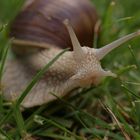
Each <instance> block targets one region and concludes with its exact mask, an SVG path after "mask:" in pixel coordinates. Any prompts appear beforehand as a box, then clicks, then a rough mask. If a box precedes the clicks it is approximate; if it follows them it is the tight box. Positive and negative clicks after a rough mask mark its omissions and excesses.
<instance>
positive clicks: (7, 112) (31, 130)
mask: <svg viewBox="0 0 140 140" xmlns="http://www.w3.org/2000/svg"><path fill="white" fill-rule="evenodd" d="M93 2H94V4H95V6H96V9H97V11H98V13H99V15H100V17H101V32H100V34H99V36H97V37H96V40H95V42H96V43H94V44H95V45H96V46H97V47H99V46H103V45H105V44H108V43H109V42H111V41H113V40H115V39H117V38H119V37H121V36H123V35H125V34H128V33H131V32H133V31H135V30H138V29H139V28H140V27H139V25H140V19H139V17H140V11H139V6H138V4H139V2H138V0H133V1H128V0H123V1H121V0H118V1H110V0H106V1H105V0H101V1H99V0H94V1H93ZM136 3H137V4H136ZM22 4H23V1H21V0H13V1H12V0H11V1H7V0H1V1H0V9H1V12H0V80H1V78H2V74H3V71H4V64H5V59H6V56H7V52H8V48H9V46H10V40H9V39H8V37H7V34H8V32H9V25H10V22H11V21H12V20H13V18H14V17H15V16H16V15H17V13H18V11H19V10H20V8H21V6H22ZM130 9H131V10H130ZM139 43H140V39H139V38H137V39H134V40H133V41H131V42H129V44H124V45H123V46H124V47H121V48H119V49H117V50H114V51H113V52H112V53H110V54H109V55H108V56H107V57H106V58H105V59H104V60H103V61H102V65H103V66H105V67H107V68H108V69H112V71H114V72H115V73H117V74H118V78H116V79H112V78H106V79H105V80H104V81H102V83H101V84H100V85H99V86H98V87H96V88H95V87H92V88H87V89H82V90H79V91H77V93H76V94H74V95H72V96H70V97H69V98H68V99H60V98H58V97H57V98H58V100H57V101H54V102H51V103H49V104H46V105H42V106H40V107H35V108H31V109H27V110H26V111H24V112H21V111H20V103H21V102H22V100H23V99H24V97H25V96H26V95H27V94H28V92H29V91H30V90H31V89H32V87H33V86H34V84H35V83H36V82H37V81H38V80H39V78H40V77H41V76H42V75H43V74H44V73H45V72H46V71H47V69H48V68H49V66H51V65H52V64H53V62H55V60H56V59H58V58H59V56H60V55H62V53H64V52H65V50H64V51H63V52H61V54H58V55H57V56H56V57H55V58H54V59H53V60H52V61H50V63H49V64H47V65H46V67H45V68H43V69H42V70H41V71H40V72H39V73H38V74H37V75H36V76H35V77H34V78H33V80H32V81H31V83H30V84H29V85H28V86H27V88H26V89H25V91H24V92H23V94H22V96H21V97H20V98H19V100H17V102H14V103H7V102H5V101H4V100H3V97H2V93H1V91H0V140H20V139H23V140H46V139H54V140H55V139H57V140H132V139H135V140H140V109H139V108H140V94H139V93H140V88H139V86H140V63H139V62H140V57H139V53H140V51H139V50H140V49H139ZM8 55H10V53H9V54H8ZM1 86H2V85H1Z"/></svg>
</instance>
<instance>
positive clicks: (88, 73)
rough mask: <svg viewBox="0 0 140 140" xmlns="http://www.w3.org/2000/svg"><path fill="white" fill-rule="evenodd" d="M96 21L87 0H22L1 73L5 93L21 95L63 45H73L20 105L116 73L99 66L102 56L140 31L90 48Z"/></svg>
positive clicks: (40, 101)
mask: <svg viewBox="0 0 140 140" xmlns="http://www.w3.org/2000/svg"><path fill="white" fill-rule="evenodd" d="M97 21H98V16H97V13H96V10H95V8H94V7H93V5H92V4H91V2H90V1H88V0H71V1H68V0H53V1H51V0H37V1H36V0H32V1H31V2H29V3H28V4H26V5H25V6H24V8H23V9H22V11H21V13H20V14H19V15H18V16H17V18H16V19H15V21H14V22H13V24H12V27H11V34H10V35H11V36H14V38H15V39H14V40H13V42H12V50H13V52H14V53H15V58H14V59H12V60H7V62H6V67H5V72H4V76H3V79H2V83H3V85H4V86H3V93H4V97H5V99H6V100H16V99H17V98H18V97H20V95H21V93H22V91H23V90H24V89H25V87H26V86H27V85H28V83H29V82H30V81H31V79H32V77H33V76H34V75H35V74H36V73H37V72H38V71H39V70H40V69H42V68H43V67H44V66H45V65H46V64H47V63H48V62H49V61H50V60H52V59H53V58H54V56H56V55H57V54H58V53H59V52H61V51H62V50H63V49H64V48H71V50H69V51H67V52H65V53H64V54H63V55H62V56H60V58H59V59H58V60H56V61H55V62H54V64H53V65H52V66H51V67H50V68H49V70H48V71H47V72H46V73H45V75H44V76H43V77H42V79H41V80H40V81H39V82H37V83H36V85H35V86H34V87H33V89H32V90H31V92H29V93H28V95H27V96H26V97H25V99H24V100H23V102H22V104H21V105H22V106H23V107H25V108H29V107H34V106H38V105H42V104H44V103H48V102H50V101H52V100H54V99H55V98H56V97H54V96H53V95H52V94H50V93H55V94H56V95H57V96H58V97H62V96H64V95H66V94H68V93H70V91H71V90H73V89H75V88H78V87H87V86H90V85H98V84H99V83H100V82H101V80H102V78H104V77H107V76H112V77H116V74H114V73H112V72H111V71H105V70H103V69H102V67H101V64H100V60H102V59H103V58H104V57H105V56H106V55H107V54H108V53H109V52H111V51H112V50H113V49H115V48H117V47H118V46H120V45H121V44H122V43H125V42H126V41H128V40H130V39H132V38H134V37H136V36H139V35H140V31H137V32H134V33H131V34H129V35H126V36H124V37H122V38H120V39H118V40H116V41H114V42H112V43H110V44H108V45H105V46H104V47H101V48H99V49H95V48H90V47H92V42H93V34H94V28H95V24H96V22H97ZM81 46H83V47H81ZM88 46H90V47H88Z"/></svg>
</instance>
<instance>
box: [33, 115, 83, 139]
mask: <svg viewBox="0 0 140 140" xmlns="http://www.w3.org/2000/svg"><path fill="white" fill-rule="evenodd" d="M35 117H36V118H38V119H39V120H40V121H42V122H44V123H46V124H51V125H53V126H55V127H57V128H59V129H60V130H62V131H64V132H66V133H68V134H70V135H72V136H74V137H75V138H76V139H77V140H83V139H82V137H80V136H78V135H76V134H75V133H72V132H71V131H69V130H68V129H66V128H65V127H64V126H63V125H61V124H59V123H57V122H55V121H54V120H51V119H50V118H44V117H42V116H38V115H37V116H35ZM36 133H37V134H39V132H38V131H36ZM36 133H35V134H36Z"/></svg>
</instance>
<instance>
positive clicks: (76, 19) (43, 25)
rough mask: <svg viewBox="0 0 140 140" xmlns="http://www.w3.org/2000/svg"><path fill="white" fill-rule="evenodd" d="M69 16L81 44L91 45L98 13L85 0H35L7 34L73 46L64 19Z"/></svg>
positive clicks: (61, 45) (62, 45)
mask: <svg viewBox="0 0 140 140" xmlns="http://www.w3.org/2000/svg"><path fill="white" fill-rule="evenodd" d="M66 18H67V19H69V20H70V22H71V24H72V26H73V28H74V31H75V32H76V35H77V37H78V39H79V41H80V43H81V45H82V46H92V43H93V34H94V26H95V23H96V21H97V14H96V11H95V9H94V7H93V5H92V4H91V3H90V2H89V1H88V0H70V1H69V0H34V1H33V2H32V3H30V4H29V5H28V6H26V8H25V9H24V10H22V11H21V13H20V14H19V15H18V16H17V17H16V19H15V21H14V22H13V23H12V26H11V33H10V36H13V37H15V38H17V39H22V40H30V41H36V42H44V43H45V42H46V43H48V44H52V45H55V46H58V47H61V48H67V47H70V46H72V45H71V41H70V37H69V34H68V32H67V30H66V28H65V26H64V25H63V20H65V19H66Z"/></svg>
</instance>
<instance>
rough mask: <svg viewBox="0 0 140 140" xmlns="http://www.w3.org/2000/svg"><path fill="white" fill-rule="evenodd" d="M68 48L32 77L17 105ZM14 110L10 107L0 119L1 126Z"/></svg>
mask: <svg viewBox="0 0 140 140" xmlns="http://www.w3.org/2000/svg"><path fill="white" fill-rule="evenodd" d="M67 50H68V49H65V50H63V51H62V52H60V53H59V54H58V55H56V56H55V57H54V58H53V59H52V60H51V61H50V62H49V63H48V64H47V65H46V66H45V67H44V68H43V69H42V70H40V71H39V72H38V73H37V74H36V75H35V76H34V78H33V79H32V81H31V82H30V84H29V85H28V86H27V88H26V89H25V90H24V91H23V93H22V95H21V97H20V98H19V99H18V101H17V102H16V104H15V106H16V107H19V106H20V103H21V102H22V101H23V99H24V98H25V97H26V95H27V94H28V93H29V91H30V90H31V89H32V88H33V86H34V85H35V84H36V82H37V81H38V80H39V79H40V78H41V76H42V75H43V74H44V73H45V72H46V71H47V70H48V68H49V67H50V66H51V65H52V64H53V63H54V62H55V61H56V60H57V59H58V58H59V57H60V56H61V55H62V54H63V53H65V52H66V51H67ZM12 113H13V110H12V109H10V110H9V112H8V113H7V115H5V117H4V118H3V119H1V121H0V126H1V125H2V124H3V123H5V122H6V121H7V120H8V119H9V118H10V117H11V116H12Z"/></svg>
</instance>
